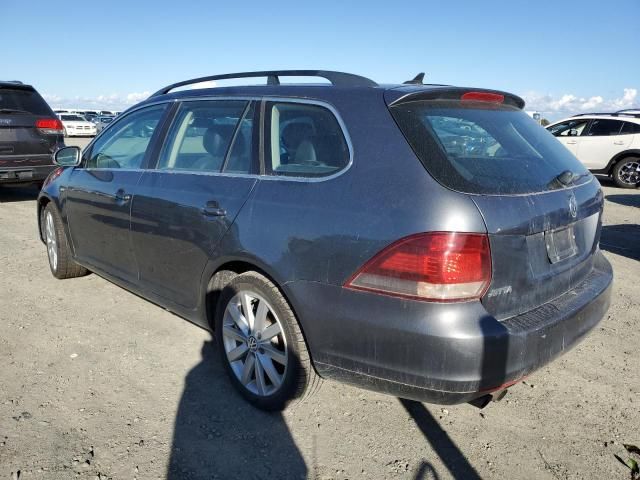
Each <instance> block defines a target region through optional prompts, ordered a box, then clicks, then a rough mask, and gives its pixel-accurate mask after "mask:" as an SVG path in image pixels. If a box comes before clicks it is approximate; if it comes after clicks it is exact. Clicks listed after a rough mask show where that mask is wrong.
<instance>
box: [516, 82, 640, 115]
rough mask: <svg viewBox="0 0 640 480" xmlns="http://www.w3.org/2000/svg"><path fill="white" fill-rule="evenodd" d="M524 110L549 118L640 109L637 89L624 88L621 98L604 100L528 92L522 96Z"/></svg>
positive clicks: (597, 97) (600, 97)
mask: <svg viewBox="0 0 640 480" xmlns="http://www.w3.org/2000/svg"><path fill="white" fill-rule="evenodd" d="M523 98H524V100H525V101H526V102H527V105H526V107H525V108H526V110H529V111H537V112H540V113H542V114H543V115H545V116H547V117H551V118H555V117H562V116H570V115H573V114H576V113H587V112H594V111H599V112H614V111H616V110H623V109H627V108H640V99H639V98H638V89H636V88H625V89H624V91H623V94H622V96H621V97H618V98H604V97H602V96H600V95H594V96H592V97H579V96H577V95H573V94H570V93H566V94H564V95H562V96H560V97H554V96H553V95H549V94H546V95H545V94H540V93H537V92H529V93H526V94H525V95H523Z"/></svg>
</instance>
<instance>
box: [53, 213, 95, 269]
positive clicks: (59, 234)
mask: <svg viewBox="0 0 640 480" xmlns="http://www.w3.org/2000/svg"><path fill="white" fill-rule="evenodd" d="M42 230H43V233H44V235H43V236H44V239H45V242H46V244H47V257H48V258H49V268H50V269H51V273H52V274H53V276H54V277H56V278H59V279H64V278H74V277H82V276H84V275H87V274H88V273H89V271H88V270H87V269H86V268H84V267H83V266H81V265H78V264H77V263H76V262H74V261H73V259H72V257H71V249H70V248H69V243H68V242H67V237H66V235H65V234H64V230H63V226H62V220H61V219H60V214H59V213H58V211H57V210H56V208H55V207H54V206H53V205H52V204H51V203H49V204H48V205H47V206H46V208H45V209H44V210H43V212H42Z"/></svg>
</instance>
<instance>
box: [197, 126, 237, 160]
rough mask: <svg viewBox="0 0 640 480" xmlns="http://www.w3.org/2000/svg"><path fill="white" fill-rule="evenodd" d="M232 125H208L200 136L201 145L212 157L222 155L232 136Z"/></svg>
mask: <svg viewBox="0 0 640 480" xmlns="http://www.w3.org/2000/svg"><path fill="white" fill-rule="evenodd" d="M234 128H235V127H234V125H214V126H212V127H209V128H208V129H207V131H206V132H204V136H203V137H202V146H203V147H204V149H205V150H206V151H207V152H208V153H209V155H212V156H214V157H222V156H224V154H225V153H226V152H227V147H228V146H229V143H230V142H231V137H232V136H233V130H234Z"/></svg>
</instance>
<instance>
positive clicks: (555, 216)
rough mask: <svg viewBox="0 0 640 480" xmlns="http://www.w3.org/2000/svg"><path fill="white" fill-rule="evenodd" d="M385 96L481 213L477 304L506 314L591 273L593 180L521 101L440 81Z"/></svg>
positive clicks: (440, 171) (435, 167)
mask: <svg viewBox="0 0 640 480" xmlns="http://www.w3.org/2000/svg"><path fill="white" fill-rule="evenodd" d="M394 97H395V98H394ZM465 97H466V98H465ZM387 101H388V103H389V105H390V110H391V112H392V114H393V116H394V118H395V120H396V122H397V124H398V126H399V127H400V129H401V130H402V131H403V133H404V134H405V137H406V138H407V140H408V141H409V143H410V144H411V146H412V148H413V149H414V151H415V152H416V154H417V156H418V158H419V159H420V160H421V162H422V163H423V164H424V166H425V168H426V169H427V170H428V171H429V173H430V174H431V175H432V176H433V177H434V178H435V179H436V180H437V181H438V182H440V183H441V184H442V185H444V186H445V187H447V188H449V189H452V190H456V191H458V192H460V193H461V194H466V195H469V196H471V198H472V199H473V201H474V202H475V204H476V206H477V207H478V210H479V211H480V213H481V214H482V216H483V218H484V221H485V224H486V227H487V233H488V235H489V240H490V246H491V256H492V282H491V285H490V287H489V289H488V291H487V293H486V294H485V296H484V297H483V299H482V303H483V305H484V306H485V308H486V309H487V311H488V312H489V313H491V314H492V315H494V316H495V317H496V318H498V319H506V318H509V317H511V316H514V315H518V314H520V313H523V312H526V311H529V310H531V309H533V308H536V307H539V306H540V305H543V304H544V303H547V302H549V301H551V300H553V299H554V298H557V297H558V296H560V295H562V294H564V293H566V292H567V291H569V290H571V289H572V288H574V287H575V286H576V285H577V284H578V283H580V282H581V281H583V280H584V279H585V278H586V277H587V275H589V273H590V272H591V271H592V269H593V262H594V254H595V252H596V249H597V245H598V240H599V234H600V223H601V211H602V204H603V197H602V192H601V189H600V185H599V183H598V182H597V180H595V178H594V177H593V176H592V175H591V174H590V173H589V172H588V170H586V169H585V167H584V166H583V165H582V164H581V163H580V162H579V161H578V160H577V159H576V158H575V157H574V156H573V155H572V154H571V153H570V152H569V151H568V150H567V149H566V148H565V147H564V146H562V145H561V144H560V143H559V142H558V141H557V140H556V139H555V138H554V137H553V136H552V135H551V134H550V133H549V132H547V131H546V130H545V129H543V128H542V127H540V126H539V125H538V124H537V123H536V122H534V121H533V120H532V119H531V118H529V116H528V115H526V114H525V113H524V112H523V111H522V110H521V109H522V106H523V105H524V102H523V101H522V100H521V99H519V98H518V97H515V96H512V95H509V94H506V93H504V92H496V91H487V90H476V89H474V90H470V89H459V88H440V89H425V90H423V91H420V90H418V91H417V92H416V91H414V92H410V93H408V94H405V95H401V96H398V94H397V92H395V94H393V95H389V98H388V99H387Z"/></svg>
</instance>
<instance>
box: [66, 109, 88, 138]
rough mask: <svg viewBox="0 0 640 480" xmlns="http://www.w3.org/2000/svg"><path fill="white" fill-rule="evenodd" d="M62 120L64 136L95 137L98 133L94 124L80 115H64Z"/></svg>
mask: <svg viewBox="0 0 640 480" xmlns="http://www.w3.org/2000/svg"><path fill="white" fill-rule="evenodd" d="M60 120H62V125H64V134H65V136H67V137H93V136H94V135H95V134H96V132H97V130H96V125H95V124H94V123H92V122H90V121H88V120H86V119H85V118H84V117H82V116H81V115H78V114H71V113H62V114H60Z"/></svg>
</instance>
